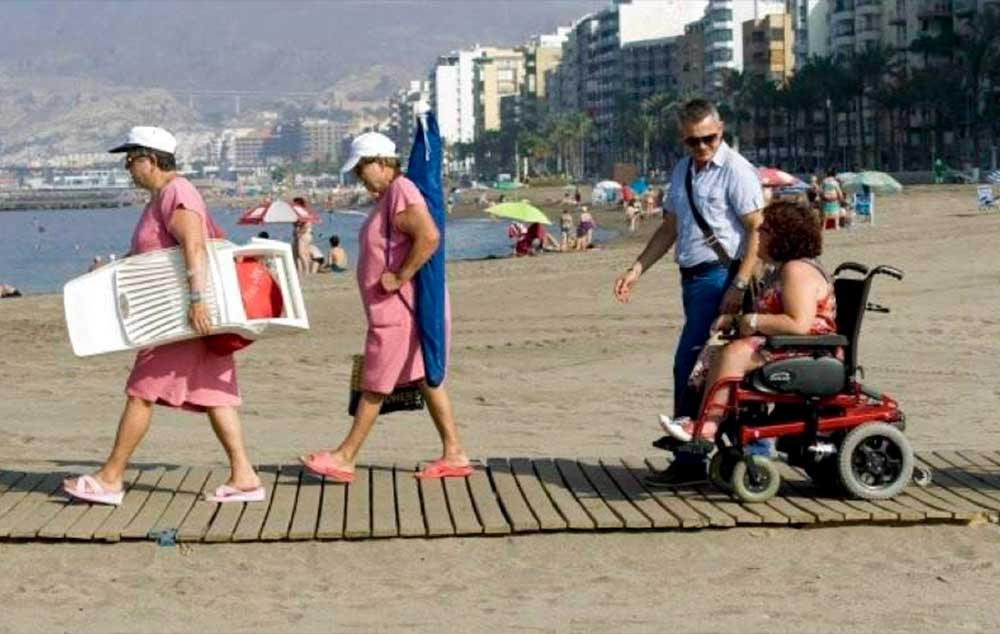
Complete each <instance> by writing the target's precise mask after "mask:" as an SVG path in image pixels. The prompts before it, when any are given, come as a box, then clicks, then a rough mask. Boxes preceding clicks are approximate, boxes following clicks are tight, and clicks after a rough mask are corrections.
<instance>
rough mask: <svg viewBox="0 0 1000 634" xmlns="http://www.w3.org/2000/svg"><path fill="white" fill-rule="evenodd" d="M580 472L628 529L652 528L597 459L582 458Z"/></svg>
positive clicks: (650, 523) (651, 524) (647, 519)
mask: <svg viewBox="0 0 1000 634" xmlns="http://www.w3.org/2000/svg"><path fill="white" fill-rule="evenodd" d="M579 464H580V470H581V471H583V475H585V476H587V479H588V480H590V483H591V484H592V485H594V489H596V490H597V492H598V493H599V494H600V496H601V499H603V500H604V503H605V504H607V505H608V507H610V508H611V510H612V511H614V513H615V515H617V516H618V517H620V518H621V520H622V522H623V523H624V524H625V528H628V529H640V528H651V527H652V526H653V523H652V522H651V521H650V520H649V518H648V517H646V516H645V515H643V514H642V513H641V512H640V511H639V509H637V508H636V507H635V506H634V505H633V504H632V503H631V502H630V501H629V500H628V498H627V497H625V495H624V494H623V493H622V492H621V490H620V489H619V488H618V487H617V486H616V485H615V483H614V480H612V479H611V476H609V475H608V472H607V471H605V470H604V468H603V467H601V461H600V460H598V459H597V458H591V457H587V458H582V459H581V460H580V461H579Z"/></svg>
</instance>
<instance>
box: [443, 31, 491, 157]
mask: <svg viewBox="0 0 1000 634" xmlns="http://www.w3.org/2000/svg"><path fill="white" fill-rule="evenodd" d="M482 55H483V49H482V48H480V47H479V46H476V47H474V48H472V49H469V50H465V51H452V52H451V53H449V54H447V55H442V56H441V57H440V58H438V62H437V64H436V65H435V66H434V70H433V71H432V72H431V106H432V108H433V109H434V114H435V115H436V116H437V120H438V127H439V128H440V130H441V138H442V139H444V141H445V142H446V143H449V144H450V143H471V142H472V141H474V140H475V138H476V117H475V92H474V90H473V89H474V87H475V86H474V81H475V80H474V78H475V69H474V67H473V60H475V59H476V58H478V57H482Z"/></svg>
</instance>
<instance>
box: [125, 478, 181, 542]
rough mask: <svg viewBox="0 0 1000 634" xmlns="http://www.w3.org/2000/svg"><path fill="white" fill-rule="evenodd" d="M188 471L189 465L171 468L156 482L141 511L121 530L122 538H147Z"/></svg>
mask: <svg viewBox="0 0 1000 634" xmlns="http://www.w3.org/2000/svg"><path fill="white" fill-rule="evenodd" d="M187 473H188V467H179V468H176V469H170V470H168V471H167V472H166V473H164V474H163V476H162V477H161V478H160V481H159V482H157V483H156V489H155V490H153V491H152V492H151V493H150V494H149V498H148V499H147V500H146V503H145V504H143V505H142V508H141V509H140V510H139V513H138V514H137V515H136V516H135V517H134V518H132V521H130V522H129V523H128V526H126V527H125V529H124V530H122V532H121V538H122V539H146V538H147V537H148V536H149V531H150V530H152V528H153V525H154V524H156V522H157V520H159V519H160V516H161V515H163V512H164V511H165V510H166V509H167V505H168V504H170V501H171V500H172V499H174V492H175V491H176V489H177V487H178V486H180V484H181V482H182V481H183V480H184V476H186V475H187Z"/></svg>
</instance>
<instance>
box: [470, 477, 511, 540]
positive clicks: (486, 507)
mask: <svg viewBox="0 0 1000 634" xmlns="http://www.w3.org/2000/svg"><path fill="white" fill-rule="evenodd" d="M472 468H473V469H474V471H473V472H472V475H470V476H469V477H468V481H469V492H470V493H471V494H472V503H473V504H474V505H475V507H476V515H477V516H478V517H479V522H480V523H481V524H482V525H483V532H484V533H486V534H487V535H507V534H509V533H510V531H511V528H510V524H508V523H507V520H506V519H505V518H504V516H503V511H502V510H501V509H500V502H499V500H497V496H496V495H495V494H494V493H493V487H491V486H490V477H489V474H487V472H486V467H485V466H484V465H483V464H482V463H479V462H475V461H474V462H473V463H472Z"/></svg>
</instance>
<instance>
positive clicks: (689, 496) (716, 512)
mask: <svg viewBox="0 0 1000 634" xmlns="http://www.w3.org/2000/svg"><path fill="white" fill-rule="evenodd" d="M647 464H648V465H649V467H650V468H651V469H652V470H654V471H662V470H664V469H666V468H667V466H668V462H667V460H666V459H664V458H650V459H649V460H647ZM671 493H672V494H673V495H674V496H676V497H677V498H679V499H682V500H684V502H686V503H687V504H688V505H690V506H691V508H693V509H694V510H695V511H697V512H698V513H700V514H701V515H703V516H705V518H706V519H707V520H708V525H709V526H719V527H722V528H729V527H732V526H736V520H734V519H733V517H732V516H731V515H729V514H728V513H725V512H723V511H722V510H721V509H720V508H718V507H717V506H715V505H714V504H712V503H711V502H709V501H708V500H706V499H705V498H704V497H702V495H701V494H700V493H699V492H698V490H697V489H695V488H693V487H688V486H683V487H677V488H675V489H672V490H671Z"/></svg>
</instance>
